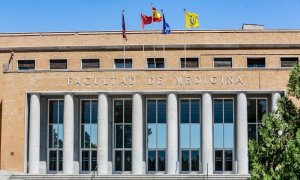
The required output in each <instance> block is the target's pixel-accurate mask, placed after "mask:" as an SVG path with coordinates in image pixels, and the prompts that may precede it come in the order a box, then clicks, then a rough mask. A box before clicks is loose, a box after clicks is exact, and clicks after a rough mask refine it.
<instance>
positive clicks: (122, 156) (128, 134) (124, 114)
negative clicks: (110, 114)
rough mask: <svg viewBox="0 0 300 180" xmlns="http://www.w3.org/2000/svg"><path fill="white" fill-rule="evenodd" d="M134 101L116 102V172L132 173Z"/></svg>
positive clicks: (121, 100) (120, 100) (118, 100)
mask: <svg viewBox="0 0 300 180" xmlns="http://www.w3.org/2000/svg"><path fill="white" fill-rule="evenodd" d="M131 144H132V100H130V99H116V100H114V170H115V171H131V159H132V157H131V146H132V145H131Z"/></svg>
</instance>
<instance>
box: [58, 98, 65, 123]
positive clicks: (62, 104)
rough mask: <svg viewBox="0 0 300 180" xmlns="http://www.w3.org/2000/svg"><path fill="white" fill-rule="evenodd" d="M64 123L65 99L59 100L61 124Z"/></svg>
mask: <svg viewBox="0 0 300 180" xmlns="http://www.w3.org/2000/svg"><path fill="white" fill-rule="evenodd" d="M63 123H64V101H59V124H63Z"/></svg>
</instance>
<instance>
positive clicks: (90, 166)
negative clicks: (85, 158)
mask: <svg viewBox="0 0 300 180" xmlns="http://www.w3.org/2000/svg"><path fill="white" fill-rule="evenodd" d="M82 101H89V102H90V103H91V104H90V123H89V124H90V126H91V124H94V123H92V106H93V105H92V102H93V101H96V102H97V106H99V104H98V99H95V98H84V99H80V112H79V132H80V133H79V137H80V138H79V140H80V142H79V172H80V173H83V174H87V173H91V172H93V171H94V169H92V152H93V151H96V152H97V148H92V147H90V148H85V147H84V148H82V144H81V142H82V139H81V130H82V128H81V127H82V125H83V124H86V123H82ZM97 113H99V112H97ZM96 126H97V135H96V137H97V147H98V121H97V123H96ZM84 137H85V135H84ZM90 144H91V140H90ZM82 151H89V160H90V161H89V169H90V171H83V170H82ZM97 159H98V157H97V156H96V160H97ZM96 163H97V161H96Z"/></svg>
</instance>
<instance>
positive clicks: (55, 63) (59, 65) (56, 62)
mask: <svg viewBox="0 0 300 180" xmlns="http://www.w3.org/2000/svg"><path fill="white" fill-rule="evenodd" d="M50 69H67V60H66V59H51V60H50Z"/></svg>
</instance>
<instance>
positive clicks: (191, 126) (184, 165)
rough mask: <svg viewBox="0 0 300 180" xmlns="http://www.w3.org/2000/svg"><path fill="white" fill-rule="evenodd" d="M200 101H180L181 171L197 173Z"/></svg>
mask: <svg viewBox="0 0 300 180" xmlns="http://www.w3.org/2000/svg"><path fill="white" fill-rule="evenodd" d="M200 106H201V102H200V99H181V100H180V116H179V117H180V157H181V158H180V159H181V160H180V163H181V171H184V172H190V171H199V167H200V154H201V152H200V144H201V143H200V142H201V140H200V139H201V124H200V122H201V113H200V112H201V111H200V109H201V107H200Z"/></svg>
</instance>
